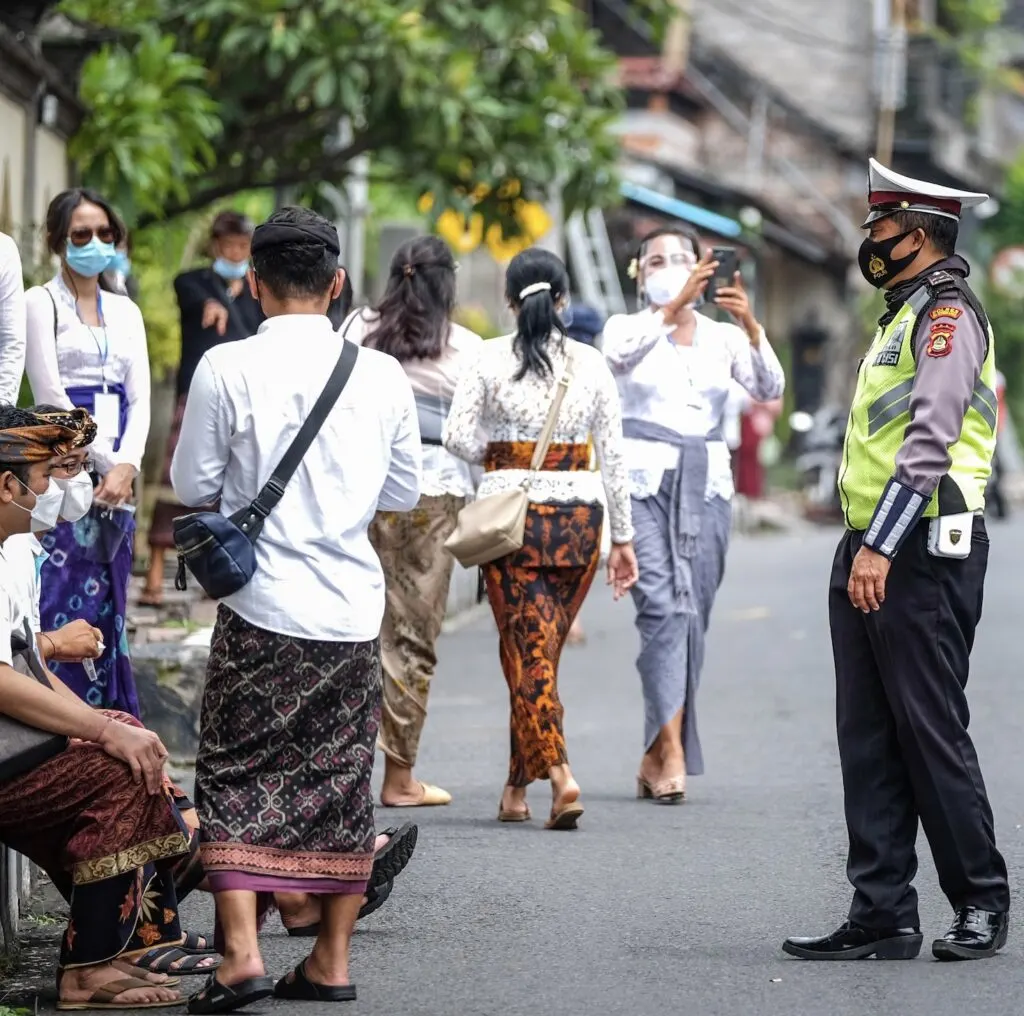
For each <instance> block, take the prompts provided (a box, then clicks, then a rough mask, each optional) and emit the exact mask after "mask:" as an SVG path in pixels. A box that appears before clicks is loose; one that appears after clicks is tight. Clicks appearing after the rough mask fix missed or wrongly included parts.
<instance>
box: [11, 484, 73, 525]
mask: <svg viewBox="0 0 1024 1016" xmlns="http://www.w3.org/2000/svg"><path fill="white" fill-rule="evenodd" d="M18 482H19V483H20V482H21V481H20V480H19V481H18ZM21 485H22V486H23V487H24V488H25V489H26V490H27V491H28V492H29V493H30V494H32V495H34V497H35V499H36V503H35V504H34V505H33V506H32V507H31V508H25V507H24V506H23V505H20V504H18V502H17V501H15V502H13V503H14V504H15V505H17V507H19V508H21V510H22V511H23V512H28V513H29V515H31V516H32V518H31V521H30V522H29V531H30V532H32V533H45V532H46V531H47V530H48V529H53V527H54V526H56V525H57V520H58V519H59V518H60V508H61V505H62V504H63V503H64V491H62V490H61V489H60V487H58V486H57V484H56V482H55V481H54V480H53V479H51V480H50V482H49V484H48V485H47V487H46V490H44V491H43V493H42V494H36V492H35V491H34V490H32V489H31V488H30V487H28V486H27V485H26V484H24V483H22V484H21Z"/></svg>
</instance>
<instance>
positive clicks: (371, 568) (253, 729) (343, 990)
mask: <svg viewBox="0 0 1024 1016" xmlns="http://www.w3.org/2000/svg"><path fill="white" fill-rule="evenodd" d="M339 249H340V248H339V244H338V236H337V230H336V229H335V228H334V227H333V226H332V225H331V224H330V223H329V222H327V220H326V219H323V218H322V217H321V216H319V215H316V214H315V213H313V212H310V211H308V210H306V209H302V208H285V209H282V210H281V211H279V212H276V213H274V215H272V216H271V217H270V219H269V220H268V221H267V222H266V223H264V224H263V225H262V226H259V227H258V228H257V229H256V231H255V233H254V234H253V240H252V268H251V269H250V272H249V286H250V288H251V291H252V293H253V295H254V296H255V297H256V299H258V300H259V301H260V304H261V306H262V309H263V312H264V313H265V314H266V316H267V320H266V321H265V322H264V323H263V324H262V325H261V326H260V329H259V331H258V332H257V334H256V335H254V336H252V337H251V338H248V339H244V340H242V341H240V342H227V343H223V344H221V345H218V346H216V347H214V348H213V349H211V350H210V351H209V352H207V353H206V355H205V356H204V357H203V359H202V360H201V361H200V363H199V366H198V368H197V369H196V372H195V375H194V376H193V379H192V384H191V387H190V389H189V395H188V401H187V403H186V407H185V413H184V418H183V420H182V425H181V435H180V438H179V441H178V446H177V449H176V451H175V454H174V458H173V460H172V463H171V481H172V483H173V485H174V489H175V493H176V494H177V496H178V498H179V499H180V500H181V501H182V502H183V503H184V504H187V505H204V504H209V503H210V502H213V501H216V500H217V499H218V498H219V499H220V505H221V512H222V513H223V514H224V515H228V516H230V515H232V514H233V513H235V512H237V511H239V510H240V509H245V508H247V507H248V506H249V505H250V503H251V502H252V500H253V498H254V497H255V496H256V495H257V493H258V492H259V491H260V489H261V487H262V486H263V485H264V484H265V483H266V482H267V481H268V480H269V479H270V477H271V475H272V474H273V472H274V470H275V469H276V468H277V466H278V464H279V463H280V461H281V459H282V457H283V456H284V454H285V451H286V450H287V448H288V447H289V445H290V444H291V442H292V440H293V439H294V437H295V435H296V433H297V432H298V430H299V428H300V427H301V425H302V423H303V421H305V420H306V419H307V417H308V416H309V415H310V413H311V411H312V408H313V406H314V404H315V403H316V401H317V398H318V397H319V395H320V394H321V392H322V390H323V388H324V384H325V382H326V380H327V378H328V377H329V376H330V375H331V373H332V371H333V370H334V368H335V366H336V364H337V363H338V361H339V357H340V355H341V353H342V350H343V348H344V346H345V340H344V339H343V338H342V337H341V336H339V335H337V334H336V333H335V331H334V328H333V326H332V324H331V322H330V320H329V319H328V318H327V316H326V313H327V309H328V307H329V305H330V303H331V301H332V300H334V299H335V298H337V297H338V295H339V294H340V293H341V290H342V286H343V284H344V271H343V270H342V269H339V268H338V267H337V266H338V255H339ZM420 469H421V448H420V435H419V429H418V425H417V416H416V405H415V401H414V398H413V392H412V387H411V385H410V383H409V381H408V379H407V377H406V375H405V372H404V371H403V370H402V367H401V365H400V364H399V363H398V361H397V360H394V359H392V358H391V357H389V356H386V355H384V354H382V353H379V352H376V351H375V350H372V349H362V350H359V352H358V357H357V359H356V362H355V365H354V368H353V370H352V374H351V377H350V378H349V381H348V384H347V385H346V386H345V388H344V390H343V391H342V393H341V395H340V397H339V398H338V400H337V402H336V403H335V405H334V408H333V409H332V410H331V411H330V412H329V414H328V415H327V417H326V419H325V421H324V423H323V425H322V426H321V428H320V430H319V433H318V434H317V436H316V438H315V439H314V440H313V443H312V445H311V446H310V448H309V450H308V451H307V452H306V454H305V456H304V458H303V460H302V462H301V463H300V465H299V467H298V468H297V469H296V471H295V474H294V475H293V476H292V478H291V480H290V481H289V482H288V483H287V485H286V487H285V490H284V494H283V496H282V498H281V500H280V502H279V503H278V505H277V506H276V507H275V508H274V510H273V511H272V512H271V513H270V515H269V516H268V517H267V519H266V521H265V523H264V526H263V530H262V532H261V534H260V536H259V538H258V539H257V540H256V544H255V546H256V560H257V570H256V573H255V575H254V576H253V578H252V580H251V581H250V582H249V583H248V584H247V585H246V586H244V587H243V588H242V589H241V590H239V591H238V592H236V593H233V594H232V595H230V596H228V597H226V598H225V599H224V601H223V603H222V604H221V607H220V611H219V613H218V619H217V626H216V629H215V631H214V635H213V640H212V645H211V653H210V662H209V666H208V669H207V678H206V688H205V692H204V698H203V721H202V729H201V731H200V745H199V753H198V757H197V760H196V804H197V807H198V809H199V816H200V822H201V837H202V847H201V854H202V859H203V866H204V868H205V869H206V871H207V873H208V878H209V881H210V886H211V889H212V890H213V892H214V893H215V894H216V897H217V916H218V922H219V924H220V926H221V928H222V929H223V932H224V943H225V949H224V963H223V965H222V966H221V968H220V970H219V971H218V974H217V975H216V976H214V977H211V978H210V980H209V982H208V983H207V985H206V987H205V988H204V989H203V991H202V992H200V993H199V995H197V996H194V997H193V999H192V1001H191V1002H190V1011H191V1012H197V1013H210V1012H225V1011H228V1010H229V1009H235V1008H238V1007H240V1006H241V1005H245V1004H248V1003H249V1002H253V1001H256V1000H258V999H260V998H264V997H266V996H267V995H269V994H271V993H274V994H276V995H277V997H279V998H288V999H293V1000H307V999H310V1000H313V999H319V1000H324V1001H332V1000H333V1001H344V1000H348V999H352V998H355V987H354V985H352V984H351V983H350V981H349V976H348V951H349V949H348V947H349V941H350V938H351V934H352V929H353V926H354V924H355V920H356V916H357V914H358V912H359V908H360V904H361V901H362V897H363V895H364V893H365V891H366V888H367V880H368V878H369V875H370V872H371V868H372V866H373V847H374V839H375V836H374V824H373V800H372V794H371V788H370V777H371V775H372V769H373V758H374V744H375V741H376V734H377V729H378V726H379V722H380V708H381V669H380V668H381V664H380V642H379V637H378V636H379V633H380V625H381V620H382V618H383V613H384V577H383V573H382V570H381V566H380V561H379V560H378V558H377V556H376V554H375V553H374V552H373V549H372V547H371V546H370V542H369V539H368V536H367V529H368V526H369V523H370V521H371V519H372V518H373V515H374V513H375V512H376V511H377V510H378V509H383V510H386V511H408V510H410V509H412V508H413V507H414V506H415V505H416V502H417V500H418V499H419V486H420ZM275 892H294V893H312V894H318V895H320V897H321V905H322V916H321V921H320V931H319V934H318V936H317V939H316V943H315V945H314V946H313V951H312V954H311V955H310V957H309V958H308V959H307V960H305V961H304V962H303V963H301V964H299V966H298V967H297V968H296V969H295V971H294V972H293V973H291V974H289V975H288V976H287V977H285V978H282V979H281V980H280V981H279V982H278V983H277V985H276V987H275V985H274V982H273V981H272V980H271V979H270V978H269V977H267V976H266V971H265V968H264V965H263V960H262V957H261V956H260V953H259V946H258V942H257V935H256V929H257V913H258V910H259V908H261V907H262V905H263V902H264V901H267V900H269V898H270V894H271V893H275Z"/></svg>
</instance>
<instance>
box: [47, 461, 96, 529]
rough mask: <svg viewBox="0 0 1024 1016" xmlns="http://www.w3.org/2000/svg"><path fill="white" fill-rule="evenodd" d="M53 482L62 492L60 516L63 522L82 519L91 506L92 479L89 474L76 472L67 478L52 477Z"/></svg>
mask: <svg viewBox="0 0 1024 1016" xmlns="http://www.w3.org/2000/svg"><path fill="white" fill-rule="evenodd" d="M53 482H54V483H56V484H57V486H58V487H60V489H61V490H62V491H63V492H64V501H63V503H62V504H61V509H60V517H61V518H62V519H63V520H64V521H65V522H77V521H78V520H79V519H84V518H85V516H86V515H87V514H88V512H89V509H90V508H91V507H92V480H91V479H90V478H89V474H88V473H78V475H77V476H72V477H70V478H69V479H67V480H58V479H54V481H53Z"/></svg>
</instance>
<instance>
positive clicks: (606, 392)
mask: <svg viewBox="0 0 1024 1016" xmlns="http://www.w3.org/2000/svg"><path fill="white" fill-rule="evenodd" d="M566 347H567V348H571V349H572V353H573V379H572V383H571V384H570V385H569V389H568V391H567V392H566V394H565V399H564V400H563V402H562V408H561V411H560V412H559V414H558V421H557V423H556V426H555V432H554V436H553V438H552V441H553V443H555V444H586V442H587V440H588V439H589V438H591V437H593V440H594V449H595V451H596V452H597V461H598V465H599V467H600V472H599V473H597V472H590V471H588V470H582V471H575V470H572V471H545V470H542V471H540V472H538V473H537V475H536V477H535V479H534V481H533V484H532V486H531V488H530V498H531V500H533V501H536V502H538V503H541V504H543V503H551V502H559V501H561V502H565V501H586V502H591V503H595V504H596V503H600V502H601V501H602V500H606V502H607V506H608V516H609V526H610V529H611V536H612V540H613V541H614V542H615V543H628V542H629V541H630V540H632V539H633V522H632V518H631V509H630V502H629V484H628V479H627V476H626V464H625V459H624V456H623V440H622V412H621V409H620V407H619V396H618V392H617V391H616V388H615V379H614V378H613V377H612V375H611V371H609V369H608V366H607V364H606V363H605V361H604V358H603V357H602V355H601V353H599V352H598V351H597V350H596V349H593V348H591V347H590V346H585V345H583V344H582V343H579V342H575V341H573V340H571V339H570V340H568V341H567V342H566ZM549 353H550V356H551V363H552V366H553V367H554V377H550V378H545V377H539V376H537V375H536V374H533V373H530V374H527V375H526V377H524V378H523V379H522V380H521V381H516V380H514V376H515V374H516V372H517V371H518V369H519V360H518V357H517V356H516V353H515V351H514V349H513V347H512V338H511V336H505V337H503V338H499V339H490V340H488V341H487V342H485V343H484V344H483V348H482V350H481V352H480V355H479V357H478V358H477V359H476V361H475V362H474V363H473V364H472V365H471V366H470V367H469V368H468V369H467V370H466V371H465V373H464V374H463V375H462V377H461V378H460V380H459V384H458V387H457V388H456V389H455V398H454V400H453V402H452V408H451V412H450V413H449V415H448V421H447V424H446V426H445V432H444V444H445V447H446V448H447V449H448V450H449V451H450V452H452V453H454V454H455V455H458V456H459V458H462V459H465V460H466V461H467V462H476V463H480V462H483V461H484V457H485V454H486V451H487V445H488V443H489V442H492V441H493V442H499V441H501V442H504V441H536V440H537V438H538V437H539V436H540V432H541V431H542V430H543V428H544V422H545V420H546V419H547V415H548V410H549V409H550V408H551V400H552V398H553V397H554V394H555V387H556V385H557V383H558V378H559V377H560V376H561V374H562V371H563V370H564V368H565V363H566V354H565V352H564V351H562V350H561V349H560V348H559V347H558V344H557V343H556V342H552V344H551V346H550V348H549ZM528 475H529V473H528V471H527V470H524V469H501V470H494V471H492V472H488V473H485V474H484V478H483V480H482V481H481V484H480V487H479V489H478V491H477V497H480V498H483V497H488V496H490V495H491V494H497V493H501V492H502V491H505V490H510V489H511V488H513V487H516V486H518V485H519V484H521V483H522V482H523V481H524V480H525V479H526V478H527V477H528ZM602 485H603V491H602ZM602 493H603V494H604V495H605V497H604V499H603V498H602Z"/></svg>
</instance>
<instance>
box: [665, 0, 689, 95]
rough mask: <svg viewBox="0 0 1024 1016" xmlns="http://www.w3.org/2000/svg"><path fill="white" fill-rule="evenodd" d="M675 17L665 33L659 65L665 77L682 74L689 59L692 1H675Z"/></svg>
mask: <svg viewBox="0 0 1024 1016" xmlns="http://www.w3.org/2000/svg"><path fill="white" fill-rule="evenodd" d="M675 7H676V11H677V13H676V15H675V17H673V18H672V20H671V21H670V22H669V25H668V28H667V29H666V31H665V43H664V45H663V46H662V50H661V64H662V68H663V70H664V71H665V75H666V77H668V76H669V75H672V76H675V75H679V74H682V73H683V71H685V70H686V64H687V62H688V61H689V58H690V35H691V26H692V22H693V0H675Z"/></svg>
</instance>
